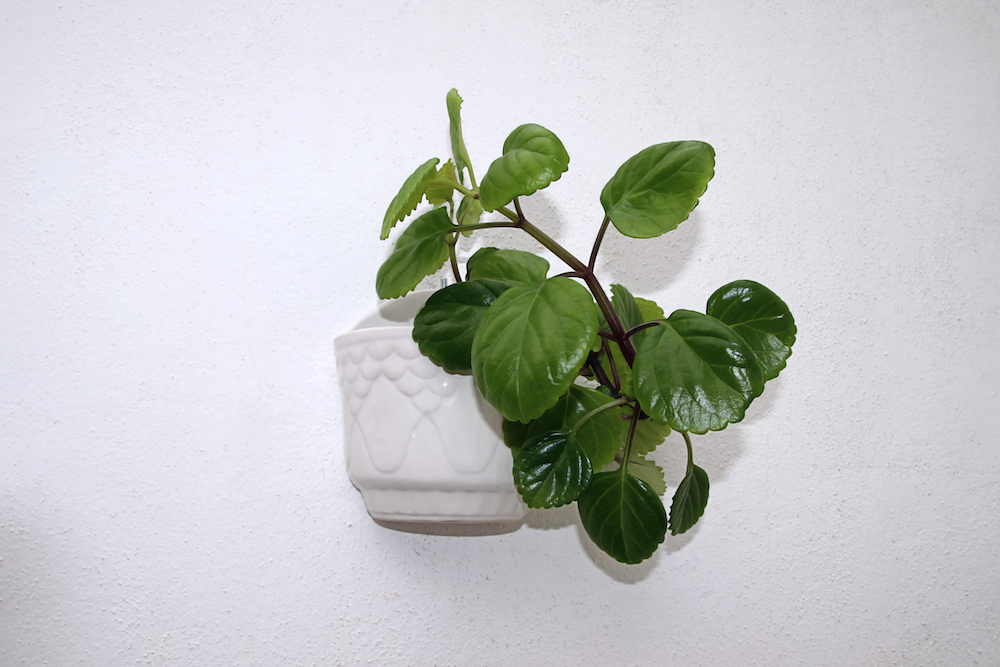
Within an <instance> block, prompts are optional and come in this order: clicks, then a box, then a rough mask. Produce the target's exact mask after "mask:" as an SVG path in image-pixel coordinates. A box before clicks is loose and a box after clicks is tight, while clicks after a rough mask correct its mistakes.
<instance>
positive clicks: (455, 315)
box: [413, 280, 511, 373]
mask: <svg viewBox="0 0 1000 667" xmlns="http://www.w3.org/2000/svg"><path fill="white" fill-rule="evenodd" d="M510 287H511V285H510V283H504V282H500V281H498V280H471V281H468V282H464V283H455V284H454V285H449V286H448V287H445V288H444V289H441V290H438V291H437V292H435V293H434V294H432V295H431V297H430V298H429V299H427V302H426V303H425V304H424V306H423V308H421V309H420V312H419V313H417V317H416V319H415V320H414V322H413V340H415V341H416V342H417V346H418V347H419V348H420V351H421V352H422V353H423V354H424V356H426V357H428V358H429V359H430V360H431V361H433V362H434V363H435V364H437V365H438V366H441V367H442V368H444V369H445V370H446V371H448V372H449V373H468V372H469V371H471V370H472V340H473V338H474V337H475V335H476V330H477V329H478V328H479V323H480V322H481V321H482V319H483V317H484V316H485V315H486V311H487V310H489V308H490V306H491V305H493V302H494V301H496V300H497V297H498V296H500V295H501V294H502V293H503V292H504V291H506V290H507V289H508V288H510Z"/></svg>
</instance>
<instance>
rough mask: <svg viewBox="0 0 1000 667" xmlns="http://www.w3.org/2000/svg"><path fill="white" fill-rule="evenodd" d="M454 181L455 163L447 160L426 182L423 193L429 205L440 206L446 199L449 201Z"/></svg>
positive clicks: (453, 189)
mask: <svg viewBox="0 0 1000 667" xmlns="http://www.w3.org/2000/svg"><path fill="white" fill-rule="evenodd" d="M454 183H455V163H454V162H452V161H451V160H448V161H447V162H445V163H444V164H443V165H441V168H440V169H438V172H437V174H435V176H434V178H432V179H431V180H430V181H428V183H427V189H426V190H425V191H424V194H425V195H426V196H427V203H428V204H430V205H431V206H440V205H441V204H443V203H445V202H446V201H450V200H451V196H452V194H453V193H454V192H455V186H454Z"/></svg>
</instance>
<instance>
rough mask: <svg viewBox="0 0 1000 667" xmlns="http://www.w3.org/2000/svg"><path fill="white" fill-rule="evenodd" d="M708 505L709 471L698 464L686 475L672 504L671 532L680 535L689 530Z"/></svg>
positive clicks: (675, 493)
mask: <svg viewBox="0 0 1000 667" xmlns="http://www.w3.org/2000/svg"><path fill="white" fill-rule="evenodd" d="M707 505H708V473H706V472H705V471H704V470H702V469H701V468H699V467H698V466H696V465H692V466H691V472H690V473H689V474H688V475H687V476H685V477H684V479H683V480H682V481H681V483H680V486H678V487H677V491H675V492H674V499H673V502H672V503H671V504H670V534H671V535H680V534H681V533H683V532H685V531H687V530H688V529H689V528H691V527H692V526H693V525H694V524H696V523H698V519H700V518H701V515H702V514H704V513H705V507H706V506H707Z"/></svg>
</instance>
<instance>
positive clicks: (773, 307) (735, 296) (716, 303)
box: [705, 280, 796, 380]
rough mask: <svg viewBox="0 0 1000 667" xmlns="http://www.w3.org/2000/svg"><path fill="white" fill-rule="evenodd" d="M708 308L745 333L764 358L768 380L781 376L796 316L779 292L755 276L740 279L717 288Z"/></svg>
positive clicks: (761, 363) (788, 352) (762, 361)
mask: <svg viewBox="0 0 1000 667" xmlns="http://www.w3.org/2000/svg"><path fill="white" fill-rule="evenodd" d="M705 312H707V313H708V314H709V315H711V316H712V317H715V318H718V319H720V320H722V321H723V322H725V323H726V324H728V325H729V326H731V327H732V328H733V329H734V330H735V331H736V333H738V334H739V335H741V336H743V340H745V341H746V342H747V345H749V346H750V349H751V350H753V353H754V355H756V357H757V361H759V362H760V367H761V370H762V371H763V373H764V380H771V379H773V378H775V377H777V375H778V372H779V371H781V369H782V368H784V367H785V360H786V359H788V357H789V356H791V354H792V344H793V343H795V333H796V329H795V319H794V318H792V312H791V311H790V310H789V309H788V306H786V305H785V302H784V301H782V300H781V299H779V298H778V295H777V294H775V293H774V292H772V291H771V290H769V289H768V288H766V287H764V286H763V285H761V284H760V283H755V282H753V281H752V280H737V281H736V282H732V283H729V284H728V285H724V286H722V287H720V288H719V289H717V290H716V291H715V293H714V294H712V296H710V297H709V298H708V309H707V310H706V311H705Z"/></svg>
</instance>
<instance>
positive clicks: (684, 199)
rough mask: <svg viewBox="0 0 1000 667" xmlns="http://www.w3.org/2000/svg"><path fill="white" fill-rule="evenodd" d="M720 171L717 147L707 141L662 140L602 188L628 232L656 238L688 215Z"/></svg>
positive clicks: (610, 211)
mask: <svg viewBox="0 0 1000 667" xmlns="http://www.w3.org/2000/svg"><path fill="white" fill-rule="evenodd" d="M713 175H715V150H714V149H713V148H712V147H711V146H709V145H708V144H706V143H704V142H701V141H675V142H671V143H667V144H656V145H655V146H650V147H649V148H647V149H645V150H642V151H640V152H639V153H637V154H636V155H634V156H633V157H631V158H629V159H628V160H627V161H626V162H625V164H623V165H622V166H621V167H620V168H619V169H618V172H617V173H616V174H615V175H614V177H612V179H611V180H610V181H608V184H607V185H605V186H604V190H603V191H601V204H602V205H603V206H604V211H605V213H607V215H608V217H609V218H611V222H612V223H614V225H615V227H617V228H618V231H620V232H621V233H622V234H625V235H626V236H631V237H634V238H650V237H653V236H659V235H660V234H663V233H664V232H669V231H670V230H671V229H674V228H675V227H677V225H679V224H680V223H682V222H684V221H685V220H687V218H688V216H689V215H690V214H691V211H693V210H694V207H695V206H697V205H698V198H699V197H701V195H702V194H704V193H705V190H706V189H707V188H708V182H709V181H710V180H711V179H712V176H713Z"/></svg>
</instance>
